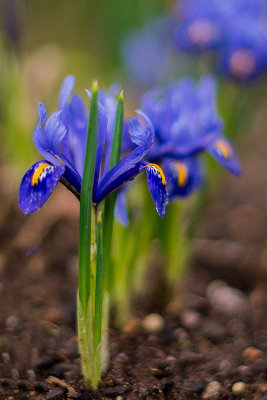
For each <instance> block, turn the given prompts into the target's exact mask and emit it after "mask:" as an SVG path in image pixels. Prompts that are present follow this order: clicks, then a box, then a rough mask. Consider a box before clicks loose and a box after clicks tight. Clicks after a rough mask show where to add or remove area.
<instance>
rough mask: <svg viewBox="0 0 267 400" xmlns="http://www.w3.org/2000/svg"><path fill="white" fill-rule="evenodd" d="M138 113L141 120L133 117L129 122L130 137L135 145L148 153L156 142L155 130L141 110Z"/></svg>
mask: <svg viewBox="0 0 267 400" xmlns="http://www.w3.org/2000/svg"><path fill="white" fill-rule="evenodd" d="M136 113H137V114H138V115H139V120H138V119H137V118H135V117H133V118H131V119H130V121H129V132H130V137H131V140H132V142H133V143H134V144H137V145H138V146H141V147H142V148H143V149H144V151H145V152H146V151H147V150H149V149H150V147H151V146H152V144H153V142H154V128H153V125H152V123H151V121H150V119H149V118H148V117H147V116H146V115H145V114H144V113H143V112H142V111H141V110H137V111H136ZM140 121H141V122H140Z"/></svg>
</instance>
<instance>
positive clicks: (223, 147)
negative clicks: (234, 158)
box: [215, 139, 231, 158]
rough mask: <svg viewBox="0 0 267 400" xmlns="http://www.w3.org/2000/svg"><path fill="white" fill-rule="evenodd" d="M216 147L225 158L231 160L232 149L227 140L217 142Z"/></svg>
mask: <svg viewBox="0 0 267 400" xmlns="http://www.w3.org/2000/svg"><path fill="white" fill-rule="evenodd" d="M215 146H216V147H217V148H218V149H219V150H220V152H221V153H222V155H223V156H224V158H230V156H231V147H230V146H229V144H228V143H227V142H226V141H225V140H222V139H219V140H217V142H215Z"/></svg>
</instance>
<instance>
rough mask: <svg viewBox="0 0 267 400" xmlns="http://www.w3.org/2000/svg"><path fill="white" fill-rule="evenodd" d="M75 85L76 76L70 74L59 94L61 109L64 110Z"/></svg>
mask: <svg viewBox="0 0 267 400" xmlns="http://www.w3.org/2000/svg"><path fill="white" fill-rule="evenodd" d="M74 85H75V76H74V75H68V76H67V77H66V78H65V79H64V81H63V84H62V86H61V89H60V95H59V109H60V110H62V109H63V108H64V107H65V105H66V104H67V102H68V99H69V97H70V94H71V92H72V91H73V88H74Z"/></svg>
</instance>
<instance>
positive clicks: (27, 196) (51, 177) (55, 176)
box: [19, 160, 65, 214]
mask: <svg viewBox="0 0 267 400" xmlns="http://www.w3.org/2000/svg"><path fill="white" fill-rule="evenodd" d="M64 170H65V168H64V167H63V166H62V165H61V166H56V165H52V164H51V163H49V162H48V161H46V160H43V161H37V162H36V163H35V164H33V166H32V167H31V168H30V169H29V170H28V171H27V172H26V174H25V175H24V177H23V179H22V182H21V185H20V190H19V206H20V209H21V210H22V211H23V212H24V213H25V214H30V213H32V212H34V211H37V210H39V208H41V207H42V205H43V204H44V203H45V202H46V200H47V199H48V197H49V196H50V194H51V193H52V191H53V189H54V187H55V186H56V185H57V183H58V182H59V180H60V178H61V176H62V175H63V174H64Z"/></svg>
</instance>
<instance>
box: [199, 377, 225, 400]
mask: <svg viewBox="0 0 267 400" xmlns="http://www.w3.org/2000/svg"><path fill="white" fill-rule="evenodd" d="M221 391H222V386H221V384H220V383H219V382H217V381H211V382H210V383H208V384H207V386H206V387H205V390H204V392H203V394H202V399H216V398H217V397H218V396H219V395H220V393H221Z"/></svg>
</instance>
